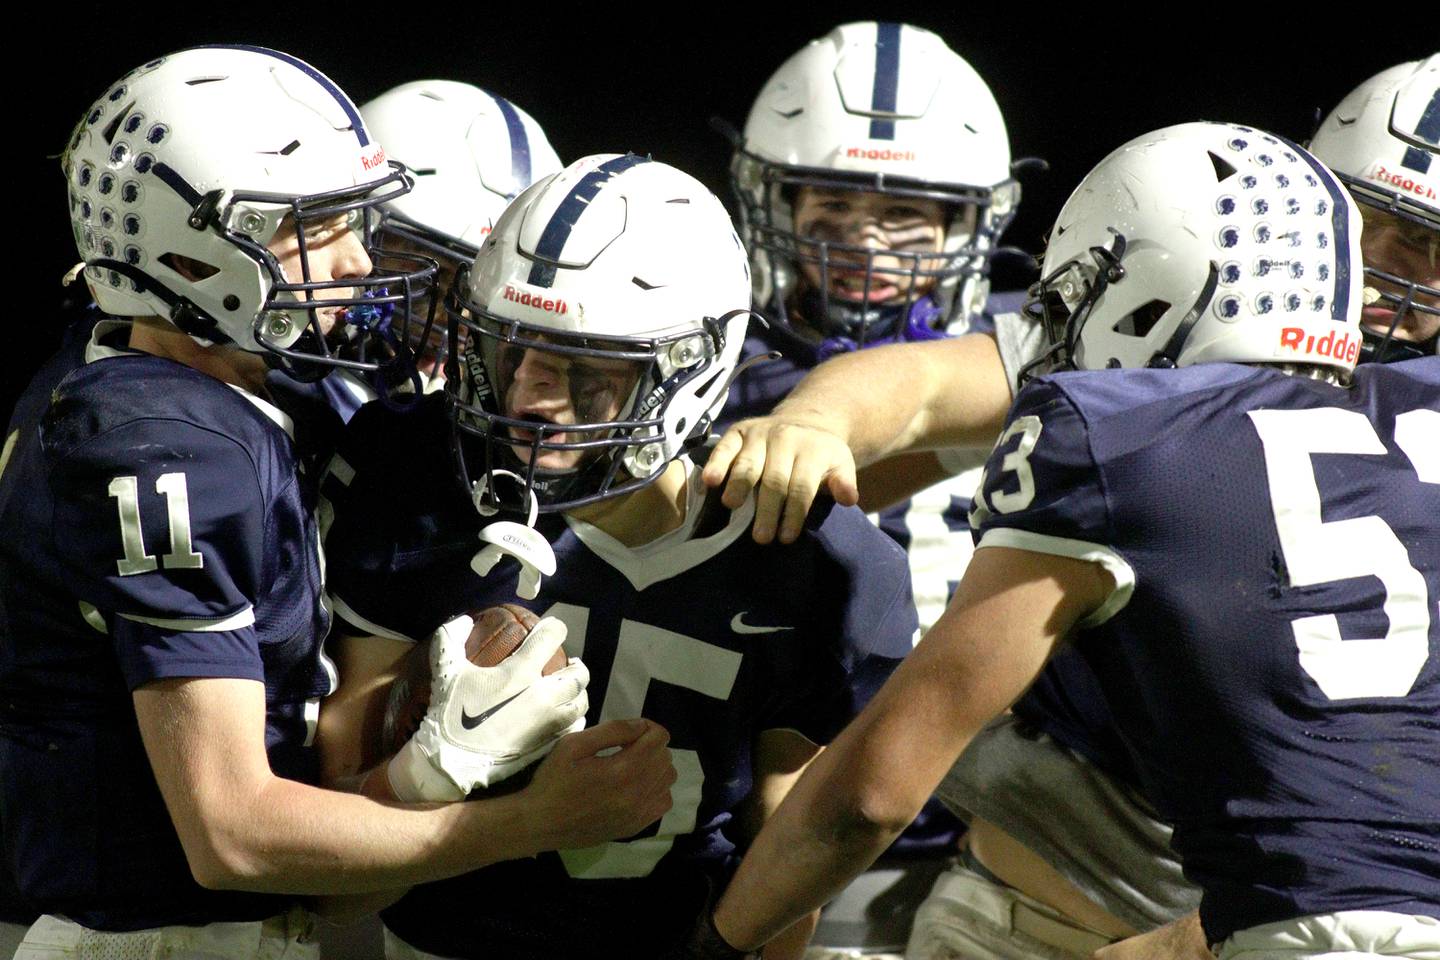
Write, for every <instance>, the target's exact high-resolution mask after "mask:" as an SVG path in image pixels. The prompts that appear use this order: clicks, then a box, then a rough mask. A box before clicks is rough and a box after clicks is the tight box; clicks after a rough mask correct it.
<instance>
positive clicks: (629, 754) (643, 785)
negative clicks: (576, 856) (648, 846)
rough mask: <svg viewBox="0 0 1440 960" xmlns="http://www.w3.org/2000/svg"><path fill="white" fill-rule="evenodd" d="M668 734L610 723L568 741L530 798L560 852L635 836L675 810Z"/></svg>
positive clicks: (646, 724)
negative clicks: (671, 807) (672, 806)
mask: <svg viewBox="0 0 1440 960" xmlns="http://www.w3.org/2000/svg"><path fill="white" fill-rule="evenodd" d="M669 742H670V734H669V732H668V731H666V729H665V728H664V727H662V726H660V725H659V724H657V723H654V722H652V721H649V720H642V719H636V720H612V721H610V722H609V723H602V724H600V725H599V726H596V727H591V728H590V729H588V730H582V731H580V732H579V733H573V734H571V735H570V736H568V737H564V738H562V739H561V740H560V742H559V743H558V744H556V745H555V749H554V750H552V751H551V752H550V755H549V756H548V757H546V758H545V762H544V763H542V764H540V767H539V769H537V770H536V771H535V776H534V778H533V779H532V780H531V781H530V786H529V787H527V788H526V793H527V794H528V795H529V796H530V798H531V800H530V802H531V804H532V806H533V807H534V809H535V816H536V817H537V818H538V822H540V823H548V824H551V826H552V827H553V829H554V831H555V835H554V837H553V841H554V846H555V848H556V849H560V850H565V849H576V848H579V847H589V846H594V845H595V844H597V843H603V842H605V841H606V840H616V839H619V838H621V837H628V836H632V835H633V834H636V833H639V832H640V831H641V830H643V829H644V828H645V827H648V826H649V825H650V824H652V823H654V822H655V821H656V820H659V819H660V818H661V817H662V816H664V815H665V812H666V811H667V810H669V809H670V804H671V799H670V786H671V784H673V783H674V782H675V767H674V765H673V764H672V763H671V762H670V751H669V750H668V749H667V748H666V747H667V744H669Z"/></svg>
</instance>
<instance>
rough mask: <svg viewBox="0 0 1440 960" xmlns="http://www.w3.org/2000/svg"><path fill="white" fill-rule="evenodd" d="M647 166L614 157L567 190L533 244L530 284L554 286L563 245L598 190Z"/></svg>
mask: <svg viewBox="0 0 1440 960" xmlns="http://www.w3.org/2000/svg"><path fill="white" fill-rule="evenodd" d="M646 162H648V158H646V157H641V156H637V155H635V154H633V153H627V154H626V155H625V156H623V157H616V158H615V159H614V160H606V161H605V162H604V163H602V164H600V166H598V167H596V168H595V169H594V170H591V171H590V172H589V173H587V174H585V176H583V177H581V178H580V181H579V182H578V183H576V184H575V186H574V187H572V188H571V189H570V195H569V196H568V197H566V198H565V199H564V200H562V201H561V202H560V206H558V207H556V208H555V212H554V213H553V214H551V216H550V222H549V223H547V224H545V230H544V232H543V233H541V234H540V240H539V242H538V243H536V244H535V257H536V260H535V262H534V263H533V264H532V265H531V267H530V278H529V282H530V283H531V284H533V285H534V286H537V287H548V286H551V285H552V284H554V282H555V267H556V261H558V260H559V259H560V255H561V253H562V252H563V251H564V250H565V241H567V240H569V239H570V231H572V230H574V229H575V224H576V222H577V221H578V220H579V219H580V214H582V213H584V212H585V208H586V207H588V206H589V205H590V201H591V200H593V199H595V194H597V193H599V192H600V188H601V186H603V185H604V184H605V182H606V181H607V180H609V179H610V178H611V177H614V176H618V175H620V174H622V173H624V172H625V171H626V170H629V169H630V168H631V167H633V166H635V165H636V164H639V163H646Z"/></svg>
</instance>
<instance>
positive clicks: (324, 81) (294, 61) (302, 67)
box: [193, 43, 370, 147]
mask: <svg viewBox="0 0 1440 960" xmlns="http://www.w3.org/2000/svg"><path fill="white" fill-rule="evenodd" d="M193 49H196V50H249V51H250V52H251V53H263V54H264V55H265V56H267V57H274V58H275V59H276V60H283V61H284V62H286V63H288V64H290V66H292V67H294V68H295V69H297V70H299V71H301V72H302V73H304V74H305V75H306V76H308V77H310V79H312V80H314V81H315V82H316V83H318V84H320V86H322V87H324V88H325V92H326V93H328V94H330V96H332V97H334V98H335V102H336V103H338V104H340V109H341V110H344V111H345V116H347V117H349V118H350V129H352V130H354V131H355V138H356V139H357V140H359V141H360V146H362V147H368V146H369V145H370V134H369V133H367V132H366V130H365V121H364V120H362V119H360V111H358V110H356V109H355V104H353V103H351V102H350V98H349V97H347V96H345V91H343V90H341V89H340V88H339V87H337V86H335V84H334V83H332V82H331V80H330V78H329V77H327V76H325V74H323V73H321V72H320V71H319V70H316V69H315V68H314V67H312V66H310V64H308V63H306V62H305V61H304V60H300V59H298V58H296V57H292V56H290V54H288V53H281V52H280V51H279V50H271V49H270V48H269V47H255V46H251V45H250V44H247V43H204V44H201V45H200V46H198V47H195V48H193Z"/></svg>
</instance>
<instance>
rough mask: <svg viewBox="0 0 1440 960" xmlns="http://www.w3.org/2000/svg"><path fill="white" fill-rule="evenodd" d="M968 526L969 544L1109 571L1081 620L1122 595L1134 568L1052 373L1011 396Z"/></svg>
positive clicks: (1082, 424) (1081, 430)
mask: <svg viewBox="0 0 1440 960" xmlns="http://www.w3.org/2000/svg"><path fill="white" fill-rule="evenodd" d="M1063 376H1064V375H1061V377H1062V378H1063ZM970 526H971V528H972V530H973V533H974V536H975V543H976V548H977V549H979V548H983V547H996V546H998V547H1012V548H1016V549H1021V550H1030V551H1032V552H1035V553H1048V554H1053V555H1055V556H1063V557H1070V558H1073V559H1078V560H1089V561H1093V562H1096V563H1099V564H1101V565H1102V566H1104V567H1105V568H1106V569H1107V570H1109V571H1110V573H1111V575H1112V576H1113V577H1114V579H1115V584H1116V589H1115V592H1114V593H1113V594H1112V595H1111V597H1110V600H1109V601H1108V602H1107V603H1106V604H1105V605H1104V607H1102V608H1101V609H1100V610H1098V611H1096V612H1095V613H1094V614H1092V616H1091V617H1090V618H1088V619H1087V620H1086V621H1085V622H1084V624H1083V625H1084V626H1094V625H1096V624H1099V623H1101V622H1103V621H1104V620H1106V619H1108V618H1109V617H1110V616H1113V615H1114V613H1115V612H1117V611H1118V610H1119V609H1120V608H1121V607H1123V606H1124V604H1125V603H1126V602H1127V601H1128V599H1129V596H1130V592H1131V590H1132V589H1133V586H1134V571H1133V570H1132V569H1131V567H1130V565H1129V564H1128V563H1127V562H1126V561H1125V560H1124V558H1123V557H1122V556H1121V555H1120V554H1119V552H1118V551H1117V549H1116V548H1115V547H1114V546H1113V544H1114V543H1115V539H1114V533H1113V531H1112V527H1111V518H1110V504H1109V498H1108V496H1107V494H1106V490H1105V477H1104V471H1103V470H1102V468H1101V463H1100V462H1099V461H1098V460H1097V458H1096V456H1095V454H1094V450H1093V446H1092V436H1091V429H1090V425H1089V424H1088V423H1087V422H1086V420H1085V418H1084V416H1083V415H1082V413H1081V412H1080V410H1079V409H1078V408H1077V407H1076V405H1075V404H1074V403H1073V402H1072V401H1071V399H1070V397H1069V396H1067V394H1066V392H1065V390H1064V389H1063V387H1062V386H1061V385H1060V384H1059V383H1057V382H1056V379H1055V378H1051V377H1042V378H1040V379H1037V380H1034V381H1031V382H1030V383H1029V384H1027V385H1026V387H1025V388H1024V389H1023V390H1021V391H1020V394H1019V396H1017V397H1016V398H1015V406H1014V407H1012V408H1011V411H1010V416H1009V419H1008V421H1007V423H1006V426H1005V429H1004V430H1003V431H1001V434H1000V439H999V441H998V442H997V443H996V445H995V449H994V450H992V451H991V453H990V458H989V459H988V460H987V461H986V463H985V469H984V472H983V473H982V474H981V477H980V484H979V488H978V489H977V491H976V495H975V501H974V504H973V505H972V507H971V511H970Z"/></svg>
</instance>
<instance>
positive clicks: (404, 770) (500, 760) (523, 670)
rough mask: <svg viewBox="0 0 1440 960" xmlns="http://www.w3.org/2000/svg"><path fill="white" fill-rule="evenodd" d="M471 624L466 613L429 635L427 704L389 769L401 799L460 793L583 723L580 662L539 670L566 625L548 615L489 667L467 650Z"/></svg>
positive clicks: (585, 675) (519, 765) (546, 748)
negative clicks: (545, 673)
mask: <svg viewBox="0 0 1440 960" xmlns="http://www.w3.org/2000/svg"><path fill="white" fill-rule="evenodd" d="M473 626H474V621H473V620H471V619H470V617H468V616H460V617H456V618H455V619H454V620H451V621H450V622H449V623H447V624H445V625H444V626H442V627H440V629H438V630H436V631H435V632H434V633H433V634H432V635H431V637H430V673H431V681H430V708H429V710H428V711H427V712H426V714H425V719H424V720H422V721H421V722H420V728H419V729H418V730H417V731H416V732H415V735H414V736H413V737H411V738H410V739H409V740H408V741H406V743H405V745H404V746H403V747H401V748H400V751H399V752H398V753H396V754H395V756H394V757H393V758H392V759H391V761H390V764H389V766H388V768H387V773H388V774H389V777H390V786H391V788H392V789H393V790H394V793H395V796H396V797H397V798H399V799H400V800H403V801H407V802H416V801H420V800H443V801H454V800H463V799H464V798H465V797H466V795H468V794H469V793H470V791H471V790H474V789H475V788H476V787H488V786H490V785H492V784H495V783H499V782H500V781H501V780H504V779H505V778H506V777H508V776H510V775H512V774H514V773H516V772H518V771H520V770H523V769H524V768H525V767H527V766H529V765H530V764H532V763H534V762H535V761H536V760H538V759H540V758H541V757H543V756H544V755H545V754H547V753H549V752H550V748H551V747H553V746H555V741H557V740H559V739H560V738H561V737H562V736H564V735H565V734H567V733H573V732H575V731H577V730H580V729H582V728H583V727H584V726H585V711H586V710H588V709H589V707H590V700H589V697H588V696H587V695H586V693H585V685H586V684H587V683H589V682H590V671H589V670H587V669H586V667H585V664H583V663H581V662H580V661H579V660H575V659H572V660H570V662H569V663H568V664H567V665H566V666H565V667H563V668H561V669H560V670H557V671H556V672H555V673H552V674H551V675H550V676H548V677H546V676H541V673H540V671H541V669H542V668H543V667H544V666H545V663H546V662H547V661H548V660H549V659H550V657H551V656H552V655H553V654H554V653H555V651H556V650H558V649H559V648H560V645H561V644H563V643H564V642H565V624H563V623H561V622H560V621H559V620H556V619H554V618H553V617H545V618H544V619H542V620H541V621H540V622H539V623H537V624H536V625H535V628H534V629H533V630H531V631H530V632H529V633H528V634H526V635H525V639H524V640H523V641H521V643H520V646H519V647H517V648H516V649H515V652H514V653H512V654H511V655H510V656H508V657H506V658H505V659H504V660H502V661H501V662H500V663H499V664H497V665H496V666H493V667H477V666H476V665H475V664H473V663H471V662H470V661H469V660H468V659H466V657H465V640H466V639H467V638H468V637H469V636H470V630H471V628H472V627H473Z"/></svg>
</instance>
